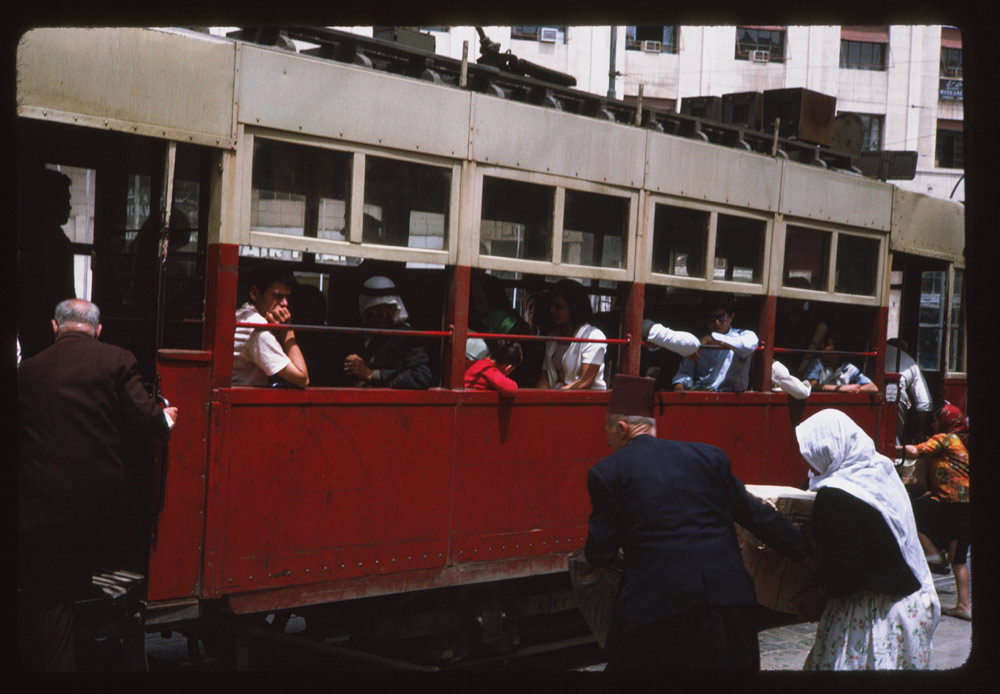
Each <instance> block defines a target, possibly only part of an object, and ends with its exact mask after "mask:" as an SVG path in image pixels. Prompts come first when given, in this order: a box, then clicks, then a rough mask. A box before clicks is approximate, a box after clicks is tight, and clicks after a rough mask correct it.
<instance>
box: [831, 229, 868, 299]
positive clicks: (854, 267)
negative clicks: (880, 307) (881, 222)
mask: <svg viewBox="0 0 1000 694" xmlns="http://www.w3.org/2000/svg"><path fill="white" fill-rule="evenodd" d="M878 250H879V240H878V239H869V238H864V237H861V236H852V235H850V234H840V236H839V237H838V239H837V274H836V280H835V282H834V287H833V291H835V292H839V293H841V294H862V295H864V296H875V281H876V279H877V277H878V259H879V254H878Z"/></svg>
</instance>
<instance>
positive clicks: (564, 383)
mask: <svg viewBox="0 0 1000 694" xmlns="http://www.w3.org/2000/svg"><path fill="white" fill-rule="evenodd" d="M549 305H550V310H549V313H550V315H551V316H552V323H553V326H554V327H553V329H552V332H551V333H550V335H552V336H559V337H576V338H590V339H597V340H604V339H606V338H605V335H604V333H603V332H601V331H600V330H599V329H597V328H595V327H594V326H592V325H591V324H590V323H589V322H588V321H590V319H591V317H592V316H593V309H592V308H591V306H590V297H589V296H588V294H587V290H586V289H585V288H584V286H583V285H582V284H580V283H579V282H576V281H574V280H570V279H564V280H559V281H558V282H556V283H555V285H554V286H553V287H552V289H551V290H550V291H549ZM606 351H607V343H605V342H547V343H546V346H545V361H544V362H543V369H542V375H541V376H540V377H539V379H538V384H537V387H538V388H559V389H561V390H586V389H592V390H607V388H608V386H607V384H606V383H605V381H604V355H605V352H606Z"/></svg>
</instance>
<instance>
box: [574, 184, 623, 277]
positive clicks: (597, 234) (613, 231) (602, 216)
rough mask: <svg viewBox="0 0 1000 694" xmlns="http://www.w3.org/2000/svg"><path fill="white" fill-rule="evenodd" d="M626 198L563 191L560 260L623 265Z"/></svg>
mask: <svg viewBox="0 0 1000 694" xmlns="http://www.w3.org/2000/svg"><path fill="white" fill-rule="evenodd" d="M628 207H629V201H628V199H627V198H619V197H615V196H612V195H600V194H598V193H584V192H582V191H578V190H567V191H566V204H565V206H564V214H563V236H562V262H564V263H573V264H576V265H592V266H595V267H610V268H620V267H625V256H624V253H623V250H624V239H625V230H626V229H627V228H628Z"/></svg>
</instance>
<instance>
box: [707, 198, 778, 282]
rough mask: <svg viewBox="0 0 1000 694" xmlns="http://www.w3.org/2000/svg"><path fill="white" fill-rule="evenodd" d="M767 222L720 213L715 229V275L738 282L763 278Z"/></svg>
mask: <svg viewBox="0 0 1000 694" xmlns="http://www.w3.org/2000/svg"><path fill="white" fill-rule="evenodd" d="M766 230H767V222H765V221H763V220H759V219H747V218H746V217H733V216H731V215H727V214H720V215H719V217H718V222H717V225H716V232H715V265H714V266H713V277H714V278H715V279H719V280H722V279H724V280H732V281H734V282H756V283H760V282H761V281H762V279H763V266H764V234H765V232H766Z"/></svg>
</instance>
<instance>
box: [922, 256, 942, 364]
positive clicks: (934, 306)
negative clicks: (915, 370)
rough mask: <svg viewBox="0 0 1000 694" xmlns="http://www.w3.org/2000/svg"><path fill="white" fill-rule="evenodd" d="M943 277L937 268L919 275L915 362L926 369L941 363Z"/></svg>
mask: <svg viewBox="0 0 1000 694" xmlns="http://www.w3.org/2000/svg"><path fill="white" fill-rule="evenodd" d="M945 277H946V273H944V272H943V271H937V270H935V271H931V272H924V273H921V275H920V312H919V324H918V327H917V363H918V364H919V365H920V368H921V369H924V370H927V371H937V370H938V369H939V368H940V365H941V347H942V345H941V341H942V340H941V338H942V334H943V332H944V308H945V303H944V286H945Z"/></svg>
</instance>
